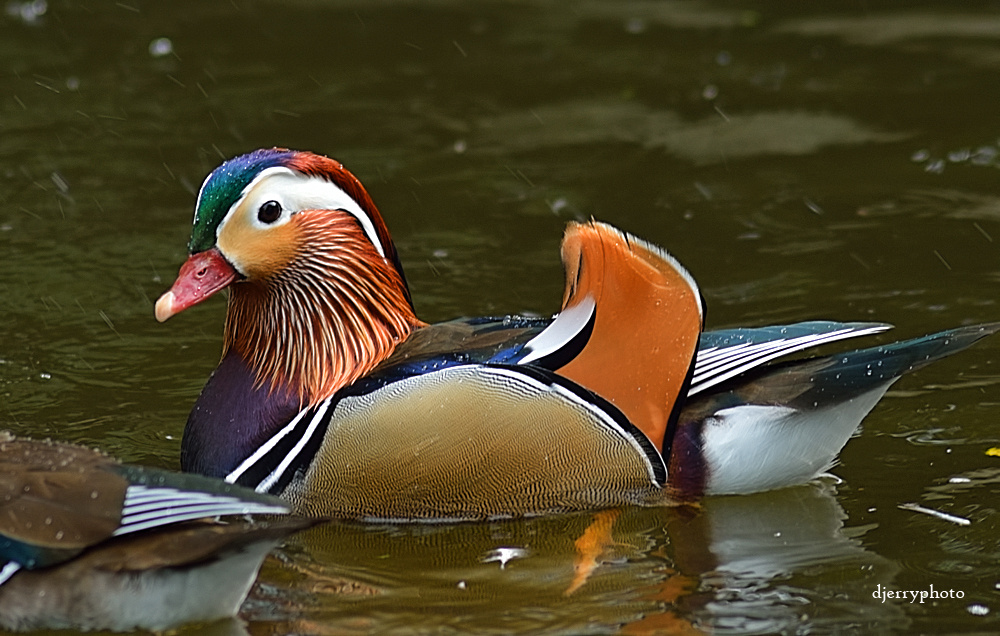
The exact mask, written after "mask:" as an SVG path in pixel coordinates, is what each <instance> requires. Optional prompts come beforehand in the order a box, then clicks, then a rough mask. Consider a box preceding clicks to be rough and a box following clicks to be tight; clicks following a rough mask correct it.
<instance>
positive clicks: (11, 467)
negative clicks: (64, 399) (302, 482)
mask: <svg viewBox="0 0 1000 636" xmlns="http://www.w3.org/2000/svg"><path fill="white" fill-rule="evenodd" d="M288 512H289V506H288V504H287V503H286V502H284V501H282V500H280V499H278V498H276V497H273V496H270V495H261V494H258V493H256V492H254V491H252V490H249V489H246V488H241V487H239V486H233V485H231V484H227V483H225V482H223V481H221V480H218V479H209V478H206V477H202V476H200V475H192V474H183V473H174V472H168V471H164V470H157V469H153V468H144V467H139V466H130V465H125V464H120V463H118V462H117V461H115V460H114V459H112V458H110V457H108V456H107V455H104V454H103V453H100V452H98V451H96V450H92V449H89V448H85V447H82V446H77V445H72V444H65V443H56V442H50V441H38V440H31V439H25V438H18V437H14V436H13V435H11V434H10V433H7V432H4V431H0V628H3V629H9V630H37V629H71V628H75V629H85V630H92V629H101V630H114V631H126V630H133V629H147V630H155V631H161V630H166V629H172V628H175V627H178V626H180V625H182V624H184V623H190V622H198V621H208V620H216V619H220V618H227V617H231V616H235V615H236V612H237V610H238V609H239V607H240V605H241V603H242V602H243V599H244V598H245V597H246V595H247V593H248V592H249V591H250V586H251V585H252V584H253V582H254V579H255V578H256V576H257V571H258V570H259V568H260V566H261V562H262V561H263V560H264V557H265V556H267V553H268V552H269V551H270V550H271V548H273V547H274V546H275V545H277V543H279V542H280V541H281V539H282V538H284V537H285V536H287V535H289V534H291V533H292V532H295V531H297V530H301V529H303V528H306V527H308V526H310V525H314V524H315V523H316V522H317V520H316V519H305V518H296V517H287V516H285V515H287V513H288ZM234 515H239V516H238V517H236V516H234ZM260 515H267V516H268V517H272V516H273V515H281V516H280V517H272V518H269V519H261V520H255V519H253V518H252V517H257V516H260ZM222 516H224V517H223V518H220V517H222Z"/></svg>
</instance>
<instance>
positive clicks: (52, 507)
mask: <svg viewBox="0 0 1000 636" xmlns="http://www.w3.org/2000/svg"><path fill="white" fill-rule="evenodd" d="M116 465H117V462H116V461H115V460H113V459H111V458H110V457H108V456H106V455H104V454H102V453H100V452H98V451H95V450H92V449H89V448H84V447H82V446H73V445H69V444H59V443H55V442H42V441H37V440H28V439H20V438H14V437H13V436H11V435H9V434H8V433H5V432H0V535H2V536H4V537H7V539H9V540H11V539H12V540H15V541H20V542H24V543H26V544H31V545H32V546H35V548H37V551H36V552H35V554H36V555H37V557H35V558H37V559H39V560H40V561H51V562H58V561H61V560H63V559H65V558H69V557H71V556H73V555H74V554H76V553H78V552H80V551H81V550H83V549H84V548H86V547H88V546H91V545H93V544H95V543H99V542H101V541H103V540H105V539H107V538H109V537H111V536H112V534H113V533H114V532H115V530H116V529H117V528H118V525H119V521H120V519H121V510H122V504H123V502H124V500H125V492H126V490H127V488H128V485H129V483H128V481H127V480H126V479H125V478H124V477H122V476H120V475H117V474H115V473H113V472H110V471H109V470H108V469H109V468H111V467H113V466H116ZM37 565H44V563H42V562H39V563H37Z"/></svg>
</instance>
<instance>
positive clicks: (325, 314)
mask: <svg viewBox="0 0 1000 636" xmlns="http://www.w3.org/2000/svg"><path fill="white" fill-rule="evenodd" d="M188 248H189V252H190V256H189V258H188V259H187V261H186V262H185V263H184V264H183V266H182V267H181V269H180V273H179V274H178V277H177V279H176V281H175V282H174V283H173V285H172V287H171V288H170V290H169V291H167V292H166V293H164V294H163V295H162V296H161V297H160V299H159V300H158V301H157V303H156V308H155V309H156V317H157V319H158V320H160V321H161V322H162V321H164V320H166V319H168V318H170V317H171V316H173V315H175V314H177V313H178V312H181V311H183V310H185V309H187V308H189V307H191V306H192V305H195V304H196V303H199V302H201V301H203V300H205V299H206V298H208V297H210V296H211V295H213V294H215V293H216V292H218V291H220V290H222V289H224V288H228V289H229V298H228V308H227V313H226V320H225V328H224V343H223V353H222V360H221V362H220V363H219V365H218V367H217V368H216V370H215V371H214V373H213V374H212V376H211V378H210V379H209V381H208V383H207V385H206V386H205V388H204V389H203V391H202V393H201V395H200V397H199V398H198V400H197V402H196V404H195V406H194V409H193V411H192V412H191V415H190V417H189V419H188V422H187V425H186V427H185V431H184V437H183V442H182V456H181V463H182V467H183V469H184V470H187V471H192V472H196V473H203V474H206V475H210V476H214V477H220V478H224V479H225V480H227V481H229V482H232V483H236V484H240V485H244V486H247V487H250V488H254V489H256V490H257V491H259V492H266V493H271V494H275V495H279V496H281V497H283V498H285V499H286V500H288V501H289V502H290V503H291V504H292V506H293V508H294V510H295V511H296V512H298V513H302V514H309V515H316V514H319V515H338V516H345V517H354V518H360V519H398V520H415V519H484V518H492V517H505V516H523V515H531V514H542V513H547V512H557V511H570V510H581V509H595V508H605V507H611V506H618V505H624V504H642V505H651V504H659V503H666V502H670V501H677V500H691V499H696V498H698V497H701V496H703V495H711V494H723V493H749V492H755V491H760V490H766V489H773V488H780V487H783V486H788V485H793V484H798V483H802V482H805V481H808V480H810V479H812V478H814V477H816V476H817V475H818V474H820V473H822V472H824V471H825V470H827V469H828V468H829V467H830V466H831V465H833V463H834V462H835V460H836V457H837V454H838V453H839V451H840V449H841V448H842V447H843V446H844V444H845V443H846V442H847V440H848V438H849V437H850V436H851V435H852V434H853V432H854V431H855V429H857V427H858V424H859V423H860V421H861V419H862V418H863V417H864V416H865V415H866V414H867V413H868V412H869V411H870V410H871V409H872V408H873V407H874V405H875V403H876V402H878V400H879V399H880V398H881V396H882V395H883V394H884V393H885V392H886V390H887V389H888V387H889V385H890V384H892V383H893V382H894V381H895V380H896V379H897V378H899V376H901V375H902V374H903V373H905V372H907V371H910V370H913V369H916V368H918V367H920V366H923V365H925V364H927V363H929V362H931V361H933V360H936V359H938V358H941V357H943V356H946V355H949V354H951V353H954V352H956V351H958V350H960V349H963V348H964V347H967V346H969V345H970V344H971V343H973V342H975V341H976V340H978V339H979V338H982V337H983V336H985V335H988V334H991V333H993V332H995V331H996V330H997V329H998V328H1000V324H993V325H985V326H975V327H963V328H959V329H953V330H951V331H946V332H943V333H938V334H934V335H930V336H926V337H923V338H917V339H915V340H908V341H905V342H897V343H895V344H890V345H884V346H879V347H874V348H869V349H862V350H857V351H852V352H849V353H842V354H837V355H833V356H829V357H819V358H813V359H806V360H804V361H791V362H782V361H779V360H778V359H779V358H786V357H787V356H789V355H790V354H793V353H796V352H799V351H802V350H804V349H807V348H811V347H815V346H818V345H824V344H828V343H832V342H835V341H838V340H842V339H846V338H853V337H857V336H864V335H869V334H874V333H878V332H880V331H883V330H885V329H887V328H889V325H886V324H881V323H857V322H849V323H839V322H830V321H813V322H802V323H797V324H792V325H785V326H775V327H763V328H754V329H731V330H725V331H710V332H706V333H702V325H703V321H704V304H703V301H702V297H701V294H700V292H699V291H698V287H697V285H696V283H695V281H694V279H693V278H692V276H691V275H690V274H689V273H688V272H687V271H686V270H685V269H684V268H683V267H682V266H681V264H680V263H678V262H677V260H676V259H674V258H673V257H672V256H671V255H670V254H668V253H667V252H666V251H664V250H663V249H661V248H659V247H657V246H655V245H653V244H651V243H648V242H646V241H643V240H641V239H638V238H636V237H634V236H632V235H630V234H627V233H625V232H622V231H620V230H618V229H615V228H613V227H611V226H609V225H606V224H603V223H598V222H594V221H591V222H588V223H570V225H569V227H568V229H567V231H566V234H565V236H564V239H563V242H562V247H561V256H562V261H563V264H564V267H565V271H566V287H565V293H564V296H563V302H562V309H561V310H560V311H559V312H558V313H557V314H556V315H555V316H554V317H552V318H529V317H520V316H504V317H497V318H473V319H458V320H453V321H450V322H444V323H439V324H426V323H424V322H422V321H421V320H420V319H419V318H417V316H416V314H415V311H414V307H413V303H412V299H411V296H410V291H409V289H408V287H407V283H406V278H405V277H404V275H403V269H402V266H401V265H400V261H399V258H398V255H397V252H396V248H395V247H394V245H393V242H392V239H391V238H390V235H389V231H388V229H387V228H386V225H385V223H384V222H383V220H382V216H381V215H380V214H379V211H378V209H377V208H376V206H375V204H374V203H373V201H372V199H371V197H370V196H369V194H368V193H367V191H366V190H365V188H364V186H362V184H361V182H360V181H359V180H358V179H357V178H356V177H355V176H354V175H353V174H351V173H350V172H349V171H348V170H346V169H345V168H344V167H343V166H342V165H341V164H340V163H339V162H337V161H335V160H333V159H330V158H327V157H324V156H320V155H317V154H313V153H309V152H300V151H293V150H286V149H281V148H273V149H263V150H257V151H255V152H251V153H249V154H245V155H242V156H239V157H236V158H234V159H230V160H228V161H226V162H225V163H223V164H222V165H221V166H220V167H218V168H216V169H215V170H214V171H213V172H212V173H211V174H210V175H209V176H208V177H207V178H206V180H205V182H204V184H203V185H202V187H201V190H200V192H199V194H198V199H197V203H196V209H195V216H194V225H193V229H192V232H191V239H190V243H189V245H188Z"/></svg>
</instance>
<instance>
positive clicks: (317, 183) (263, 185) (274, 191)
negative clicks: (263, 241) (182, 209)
mask: <svg viewBox="0 0 1000 636" xmlns="http://www.w3.org/2000/svg"><path fill="white" fill-rule="evenodd" d="M265 180H266V182H265ZM268 201H277V202H278V203H279V204H280V205H281V208H282V212H281V217H279V218H278V220H277V221H275V222H274V223H268V224H264V223H261V222H260V221H258V220H257V211H258V210H259V209H260V206H261V205H263V204H264V203H266V202H268ZM244 205H248V206H250V210H251V211H252V214H253V219H252V223H254V224H255V225H257V226H258V227H276V226H278V225H281V224H282V223H287V222H288V219H289V218H291V215H292V214H295V213H296V212H301V211H302V210H343V211H344V212H347V213H348V214H350V215H351V216H353V217H354V218H355V219H357V221H358V223H359V224H360V225H361V229H362V230H363V231H364V233H365V236H366V237H368V240H369V241H370V242H371V244H372V245H374V246H375V250H376V251H378V253H379V255H380V256H381V257H382V258H385V251H384V250H383V249H382V242H381V240H379V236H378V232H376V231H375V225H374V224H373V223H372V220H371V217H369V216H368V213H367V212H365V211H364V210H363V209H362V208H361V206H360V205H359V204H358V202H357V201H355V200H354V198H352V197H351V196H350V195H348V194H347V193H346V192H344V191H343V190H342V189H340V187H338V186H337V185H336V184H335V183H333V182H332V181H327V180H326V179H323V178H322V177H311V176H308V175H304V174H301V173H299V172H295V171H294V170H291V169H289V168H285V167H282V166H275V167H272V168H267V169H266V170H263V171H261V173H260V174H259V175H257V176H256V177H255V178H254V180H253V181H251V182H250V183H249V184H247V187H246V188H244V189H243V193H242V194H241V195H240V198H239V199H237V200H236V202H235V203H233V205H232V207H231V208H230V209H229V212H228V213H227V214H226V218H225V219H223V221H222V223H220V224H219V227H218V229H217V231H216V236H218V235H220V234H221V232H222V228H223V227H224V226H225V225H226V223H227V222H228V221H229V219H230V218H231V217H232V216H233V213H234V212H235V211H236V210H238V209H240V208H241V207H243V206H244Z"/></svg>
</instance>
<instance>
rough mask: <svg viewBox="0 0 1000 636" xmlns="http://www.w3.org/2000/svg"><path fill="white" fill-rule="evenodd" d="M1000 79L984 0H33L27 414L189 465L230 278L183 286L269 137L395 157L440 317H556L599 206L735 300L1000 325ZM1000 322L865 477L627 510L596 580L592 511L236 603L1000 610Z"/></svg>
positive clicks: (427, 305)
mask: <svg viewBox="0 0 1000 636" xmlns="http://www.w3.org/2000/svg"><path fill="white" fill-rule="evenodd" d="M998 71H1000V14H998V13H997V12H996V9H995V5H992V4H990V3H977V2H972V3H963V4H962V7H961V8H952V6H951V5H947V4H944V3H908V5H907V6H906V7H899V6H897V5H896V4H892V3H879V2H875V3H873V2H866V3H864V4H847V5H845V4H844V3H836V2H812V3H808V5H803V4H801V3H794V2H751V3H728V2H716V1H709V0H706V1H701V2H652V1H649V2H645V1H636V2H621V3H617V2H600V1H597V0H591V1H559V2H555V1H546V0H524V1H521V2H480V3H474V4H468V3H460V2H453V1H449V0H438V1H435V2H424V3H418V2H408V1H402V0H400V1H391V0H386V1H382V2H348V1H343V2H334V1H330V2H295V1H286V2H280V1H277V0H275V1H272V2H263V1H245V0H239V1H238V2H233V3H203V2H195V1H194V0H184V1H175V2H171V3H157V2H151V1H150V2H143V1H138V0H128V1H126V2H119V3H110V2H109V3H81V2H72V1H69V0H65V1H62V0H50V1H49V2H47V3H46V2H37V1H36V2H20V1H16V0H14V1H10V2H7V3H6V4H5V13H4V15H2V16H0V78H2V79H0V82H2V87H3V90H2V91H0V250H2V254H3V256H4V258H3V259H0V316H2V317H3V320H4V324H5V329H4V331H3V338H2V340H0V343H2V344H0V418H2V421H0V424H2V426H4V427H6V428H10V429H12V430H13V431H14V432H16V433H18V434H24V435H31V436H34V437H53V438H57V439H61V440H68V441H74V442H80V443H85V444H90V445H95V446H98V447H100V448H102V449H105V450H107V451H108V452H110V453H113V454H115V455H117V456H119V457H121V458H123V459H124V460H127V461H131V462H140V463H146V464H152V465H157V466H165V467H176V466H177V458H178V452H179V444H180V435H181V431H182V430H183V426H184V421H185V418H186V415H187V412H188V410H189V409H190V407H191V404H192V402H193V400H194V399H195V397H196V396H197V394H198V391H199V390H200V388H201V386H202V384H203V383H204V381H205V379H206V377H207V375H208V374H209V372H210V371H211V369H212V368H213V367H214V365H215V363H216V362H217V360H218V355H219V347H220V337H221V328H222V317H223V311H224V303H223V302H222V301H221V300H214V301H211V302H209V303H206V304H205V305H203V306H200V307H199V308H197V309H196V310H193V311H190V312H186V313H185V314H183V315H181V316H179V317H177V318H175V319H174V320H171V321H170V322H169V323H168V324H166V325H159V324H157V323H156V322H155V321H154V320H153V317H152V302H153V300H155V298H156V297H157V296H158V295H159V294H160V293H161V292H162V291H163V290H164V289H166V287H167V286H168V285H169V284H170V282H171V281H172V279H173V276H174V275H175V273H176V271H177V267H178V266H179V265H180V263H181V262H182V261H183V259H184V257H185V244H186V240H187V233H188V229H189V224H190V218H191V213H192V206H193V202H194V196H195V193H196V191H197V188H198V185H199V184H200V182H201V180H202V179H203V178H204V177H205V175H206V174H207V173H208V172H209V171H210V170H211V169H212V168H213V167H215V166H216V165H217V164H218V163H219V162H220V161H221V160H222V159H223V158H225V157H229V156H232V155H235V154H239V153H243V152H246V151H248V150H251V149H253V148H256V147H260V146H271V145H285V146H290V147H295V148H302V149H310V150H314V151H317V152H322V153H325V154H329V155H331V156H335V157H337V158H339V159H341V160H342V161H344V162H345V163H346V164H347V166H348V167H349V168H351V169H352V170H353V171H354V172H355V173H356V174H357V175H358V176H359V177H360V178H361V179H362V181H364V182H365V183H366V184H367V185H368V187H369V189H370V191H371V193H372V196H373V197H374V198H375V200H376V202H377V203H378V205H379V207H380V209H381V210H382V212H383V214H384V216H385V217H386V220H387V223H388V224H389V226H390V228H391V229H392V231H393V232H394V235H395V238H396V240H397V244H398V247H399V250H400V253H401V257H402V259H403V262H404V265H405V267H406V271H407V275H408V277H409V280H410V285H411V288H412V291H413V295H414V299H415V303H416V305H417V309H418V311H419V313H420V315H421V316H422V317H423V318H424V319H426V320H432V321H433V320H441V319H446V318H450V317H454V316H457V315H479V314H501V313H508V312H520V313H523V312H529V313H535V314H547V313H551V312H553V311H554V310H556V309H557V308H558V302H559V299H560V297H561V289H562V272H561V266H560V263H559V260H558V244H559V238H560V234H561V232H562V228H563V227H564V225H565V223H566V222H567V221H568V220H573V219H586V218H589V217H592V216H593V217H596V218H599V219H602V220H605V221H608V222H611V223H613V224H615V225H618V226H619V227H621V228H623V229H626V230H628V231H630V232H633V233H635V234H637V235H639V236H642V237H644V238H647V239H649V240H651V241H654V242H656V243H658V244H660V245H663V246H664V247H666V248H668V249H669V250H670V251H671V252H672V253H674V254H675V255H676V256H677V257H678V258H679V259H680V260H681V261H682V262H683V263H684V264H685V265H686V266H687V267H688V268H689V269H690V270H691V272H692V273H693V274H694V276H695V277H696V278H697V280H698V281H699V283H700V285H701V287H702V290H703V292H704V295H705V297H706V299H707V302H708V307H709V309H708V323H709V326H710V327H722V326H736V325H764V324H772V323H776V322H787V321H796V320H807V319H815V318H830V319H843V320H879V321H886V322H891V323H894V324H896V325H897V329H896V330H895V331H894V332H892V334H890V335H888V336H886V338H883V340H885V339H888V338H889V337H892V335H897V336H898V337H900V338H902V337H911V336H917V335H921V334H924V333H927V332H931V331H934V330H939V329H944V328H948V327H952V326H956V325H962V324H970V323H975V322H985V321H991V320H996V319H998V318H1000V307H998V306H997V303H996V296H997V294H996V288H997V284H998V282H1000V252H998V249H997V244H998V243H997V242H998V241H1000V199H998V195H997V176H998V172H997V167H998V161H1000V124H998V117H997V114H996V112H997V108H996V105H997V103H1000V83H998V82H997V81H996V77H997V72H998ZM998 352H1000V341H996V340H994V341H986V342H984V343H981V344H980V345H978V346H976V347H975V348H974V349H972V350H970V351H968V352H965V353H963V354H961V355H959V356H956V357H954V358H951V359H949V360H945V361H943V362H940V363H937V364H935V365H933V366H931V367H929V368H927V369H925V370H922V371H920V372H919V373H917V374H914V375H912V376H909V377H907V378H905V379H904V380H902V381H901V382H899V383H898V384H897V385H896V386H895V388H894V389H893V390H892V391H891V392H890V393H889V395H888V396H887V397H886V398H885V399H884V400H883V402H882V404H881V405H880V406H879V407H878V408H877V409H876V411H875V412H873V413H872V415H871V416H870V417H869V418H868V419H867V420H866V422H865V425H864V427H863V430H862V431H861V432H860V433H859V435H858V436H857V438H856V439H854V440H852V441H851V443H850V444H849V445H848V447H847V449H846V450H845V452H844V453H843V456H842V458H841V459H842V461H841V464H840V465H839V466H838V467H837V468H836V469H835V472H836V474H837V475H838V476H839V477H840V478H841V479H842V482H840V483H839V484H835V483H833V482H830V481H826V482H823V483H820V484H814V485H810V486H806V487H803V488H797V489H791V490H787V491H783V492H777V493H769V494H763V495H757V496H753V497H736V498H719V499H715V500H711V501H708V502H705V504H704V506H703V507H702V508H699V509H690V508H681V509H676V510H674V509H671V510H624V511H621V512H619V513H617V514H618V516H617V518H616V519H615V520H614V524H613V527H612V530H611V541H610V542H609V543H607V544H604V545H603V549H602V550H601V551H600V554H599V555H598V556H597V557H596V560H595V563H594V564H593V567H592V572H591V574H590V575H589V577H585V578H583V579H580V578H579V577H578V574H577V572H576V570H575V569H574V567H576V568H580V567H583V568H584V570H586V571H591V570H589V569H588V568H587V567H584V566H585V564H582V563H580V562H577V563H576V564H575V563H574V562H575V561H577V560H578V548H577V547H576V545H575V543H576V541H577V540H578V539H580V538H581V537H583V538H584V540H586V537H588V536H589V535H587V529H588V528H589V527H592V524H594V523H595V519H594V517H593V515H572V516H566V517H556V518H551V519H535V520H530V521H523V522H504V523H496V524H465V525H458V526H432V527H424V526H418V527H393V526H363V525H357V524H349V523H338V524H333V525H328V526H324V527H321V528H317V529H316V530H314V531H311V532H308V533H306V534H304V535H302V536H301V537H297V538H295V539H293V540H291V541H290V542H289V543H288V545H287V546H286V547H285V548H283V549H282V550H280V551H279V552H278V553H277V555H276V556H275V557H274V558H272V559H270V560H269V561H268V563H267V564H266V566H265V569H264V571H263V575H262V578H261V584H260V586H259V587H258V588H257V590H256V591H255V592H254V594H253V597H252V599H251V601H250V602H249V603H248V605H247V607H246V611H245V613H244V622H245V626H239V625H235V624H231V625H222V626H214V628H215V629H217V630H222V631H227V630H233V629H244V628H245V630H246V631H247V632H249V633H251V634H271V633H273V634H284V633H293V632H294V633H343V632H362V633H364V632H380V633H385V632H393V631H396V632H405V633H413V632H417V633H419V632H434V633H442V632H443V633H449V632H467V631H475V632H499V633H507V632H509V631H512V630H516V631H530V632H536V633H537V632H545V633H573V634H577V633H587V632H590V633H607V632H612V631H618V630H620V631H623V632H626V633H650V632H667V633H672V632H676V633H688V632H691V631H697V630H714V631H717V632H719V633H733V634H750V633H772V632H775V631H784V632H796V633H797V632H810V633H827V632H854V631H876V632H885V631H899V632H938V631H943V630H949V631H973V630H979V631H995V630H997V629H1000V622H998V621H1000V619H998V616H1000V589H998V587H1000V570H998V568H997V562H998V558H1000V539H998V537H1000V513H998V511H997V507H998V503H1000V498H998V491H1000V458H998V457H995V456H990V455H987V451H988V449H990V448H993V447H997V446H1000V427H998V422H997V421H998V414H1000V384H998V378H1000V368H998V366H997V363H996V362H995V359H996V358H997V354H998ZM911 502H916V503H919V504H921V505H924V506H926V507H929V508H934V509H937V510H942V511H945V512H948V513H950V514H953V515H957V516H960V517H964V518H967V519H969V520H971V522H972V523H971V524H970V525H967V526H959V525H956V524H953V523H950V522H948V521H946V520H942V519H938V518H934V517H931V516H928V515H923V514H920V513H917V512H913V511H910V510H902V509H900V508H899V507H898V506H899V505H900V504H904V503H911ZM598 521H600V520H598ZM501 548H502V549H508V550H509V551H506V552H499V553H498V552H496V550H498V549H501ZM509 555H515V556H514V558H511V559H510V560H509V561H506V562H504V563H503V564H501V562H502V561H503V560H504V559H505V558H506V556H509ZM500 557H503V558H500ZM498 559H499V560H498ZM880 585H881V586H882V587H883V588H884V587H886V586H889V587H891V588H893V589H904V590H928V589H929V588H930V586H932V585H933V587H934V588H935V589H937V590H942V589H947V590H956V591H961V592H962V593H963V596H964V598H962V599H947V600H940V601H938V602H935V603H930V602H927V603H924V604H909V603H905V602H900V601H894V600H888V601H886V602H881V601H880V599H877V598H874V597H873V592H875V591H876V590H877V589H879V588H878V587H877V586H880Z"/></svg>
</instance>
